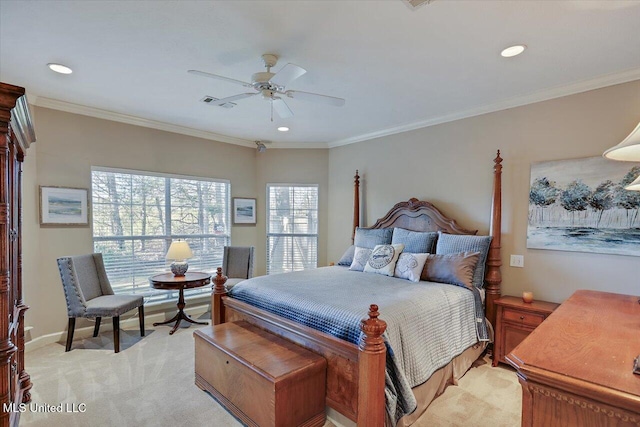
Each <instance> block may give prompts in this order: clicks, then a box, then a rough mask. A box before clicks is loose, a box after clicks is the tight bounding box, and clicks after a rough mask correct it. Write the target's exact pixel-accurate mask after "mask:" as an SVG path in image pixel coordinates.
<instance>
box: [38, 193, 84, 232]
mask: <svg viewBox="0 0 640 427" xmlns="http://www.w3.org/2000/svg"><path fill="white" fill-rule="evenodd" d="M88 194H89V190H87V189H86V188H65V187H44V186H40V225H41V226H51V227H65V226H66V227H88V226H89V197H88Z"/></svg>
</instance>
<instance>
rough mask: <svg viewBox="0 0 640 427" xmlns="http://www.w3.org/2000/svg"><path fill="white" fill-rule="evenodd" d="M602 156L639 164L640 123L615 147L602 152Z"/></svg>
mask: <svg viewBox="0 0 640 427" xmlns="http://www.w3.org/2000/svg"><path fill="white" fill-rule="evenodd" d="M603 156H604V157H605V158H607V159H611V160H623V161H626V162H640V123H638V126H636V128H635V129H634V130H633V132H631V133H630V134H629V136H627V137H626V138H625V139H624V141H622V142H621V143H620V144H618V145H616V146H615V147H611V148H609V149H608V150H607V151H605V152H604V154H603ZM632 185H633V184H632Z"/></svg>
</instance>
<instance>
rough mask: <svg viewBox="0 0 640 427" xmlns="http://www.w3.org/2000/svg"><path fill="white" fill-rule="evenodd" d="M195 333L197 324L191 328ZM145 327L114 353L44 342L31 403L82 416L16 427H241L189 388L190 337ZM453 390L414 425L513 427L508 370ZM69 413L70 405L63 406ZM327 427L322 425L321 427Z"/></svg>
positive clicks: (516, 411) (104, 338)
mask: <svg viewBox="0 0 640 427" xmlns="http://www.w3.org/2000/svg"><path fill="white" fill-rule="evenodd" d="M198 327H199V326H198ZM194 330H195V326H192V327H190V328H181V329H179V330H178V331H176V333H175V334H174V335H172V336H170V335H169V328H168V327H166V326H165V327H162V326H158V327H156V328H154V329H151V328H148V330H147V336H146V337H144V338H140V335H139V331H138V330H137V329H133V328H131V329H124V330H122V331H121V334H120V336H121V346H120V353H118V354H115V353H113V341H112V332H111V331H103V332H101V334H100V335H99V336H98V337H96V338H87V339H77V340H75V341H74V343H73V347H72V350H71V351H70V352H68V353H65V351H64V344H49V345H47V346H45V347H42V348H39V349H36V350H33V351H30V352H28V353H26V365H27V372H28V373H29V374H30V375H31V380H32V382H33V390H32V403H33V404H38V405H42V404H48V405H59V404H60V403H63V404H65V403H68V404H76V407H77V405H78V404H81V403H84V404H85V405H86V411H85V412H84V413H64V412H63V413H46V412H30V411H27V412H25V413H23V414H22V415H21V420H20V421H21V422H20V424H21V425H22V426H43V427H52V426H65V427H67V426H69V427H71V426H78V427H85V426H205V425H206V426H216V427H218V426H240V425H241V424H240V423H239V422H238V421H237V420H236V419H235V418H234V417H233V416H231V415H230V414H229V413H227V412H226V411H225V410H224V409H223V408H222V407H221V406H220V405H219V404H218V403H217V402H216V401H215V400H214V399H213V398H212V397H211V396H210V395H208V394H207V393H205V392H203V391H202V390H200V389H199V388H198V387H196V386H195V384H194V360H193V331H194ZM487 360H488V359H487ZM478 363H479V364H480V366H477V367H474V368H472V369H471V370H470V371H469V372H468V373H467V374H466V375H465V376H464V377H463V378H462V379H461V380H460V385H459V386H458V387H449V388H447V390H446V391H445V393H444V394H443V395H442V396H440V397H439V398H438V399H436V400H435V401H434V402H433V403H432V405H431V406H430V407H429V409H428V410H427V412H426V413H425V414H424V415H423V416H422V417H421V418H420V420H419V421H418V423H417V424H415V425H417V426H420V427H423V426H518V425H520V408H521V391H520V386H519V384H518V382H517V379H516V375H515V372H514V371H513V370H511V369H509V368H506V367H500V368H491V367H490V364H489V363H483V361H482V360H479V361H478V362H477V364H478ZM69 407H71V406H69ZM330 426H333V424H332V423H331V422H329V421H328V422H327V424H326V427H330Z"/></svg>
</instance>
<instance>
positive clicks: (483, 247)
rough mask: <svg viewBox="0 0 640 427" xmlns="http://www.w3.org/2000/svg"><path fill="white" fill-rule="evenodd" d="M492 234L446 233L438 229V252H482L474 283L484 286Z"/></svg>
mask: <svg viewBox="0 0 640 427" xmlns="http://www.w3.org/2000/svg"><path fill="white" fill-rule="evenodd" d="M490 244H491V236H469V235H466V234H445V233H442V232H440V231H438V243H437V244H436V254H439V255H446V254H452V253H458V252H480V257H479V259H478V264H476V268H475V270H474V272H473V285H474V286H475V287H476V288H478V289H481V288H482V287H483V286H484V268H485V263H486V262H487V254H488V253H489V245H490Z"/></svg>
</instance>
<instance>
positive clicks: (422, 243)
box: [391, 227, 438, 254]
mask: <svg viewBox="0 0 640 427" xmlns="http://www.w3.org/2000/svg"><path fill="white" fill-rule="evenodd" d="M437 238H438V233H436V232H435V231H426V232H422V231H411V230H405V229H404V228H399V227H396V228H394V229H393V237H392V238H391V244H392V245H396V244H398V243H402V244H404V251H405V252H411V253H412V254H425V253H432V252H433V249H434V248H435V243H436V239H437Z"/></svg>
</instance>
